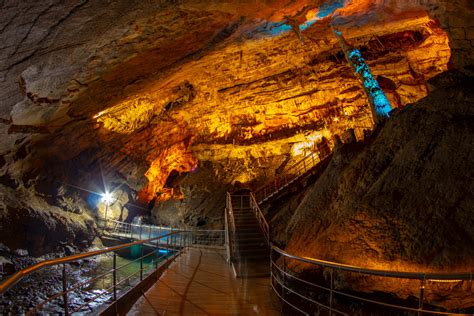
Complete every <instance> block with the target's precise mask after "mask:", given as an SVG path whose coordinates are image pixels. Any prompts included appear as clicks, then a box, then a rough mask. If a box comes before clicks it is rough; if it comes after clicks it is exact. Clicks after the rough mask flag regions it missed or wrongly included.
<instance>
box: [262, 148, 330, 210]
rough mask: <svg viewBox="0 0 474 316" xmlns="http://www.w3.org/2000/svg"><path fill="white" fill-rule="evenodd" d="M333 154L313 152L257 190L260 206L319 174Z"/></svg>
mask: <svg viewBox="0 0 474 316" xmlns="http://www.w3.org/2000/svg"><path fill="white" fill-rule="evenodd" d="M330 157H331V154H330V152H329V151H327V152H326V153H324V154H321V153H316V152H312V153H310V154H309V155H307V156H305V157H303V158H302V159H301V160H300V161H298V162H297V163H295V164H293V165H292V166H290V167H289V168H287V169H286V170H285V171H284V172H283V173H282V174H280V175H278V176H277V177H275V178H274V179H272V180H271V181H270V182H268V183H267V184H265V185H263V186H261V187H260V188H258V189H256V190H255V191H254V192H255V193H254V194H255V199H256V201H257V203H258V204H262V203H264V202H266V201H268V200H269V199H271V198H272V197H275V196H277V195H278V194H279V193H280V192H282V191H284V190H285V189H287V188H289V187H290V185H291V184H292V183H294V182H296V181H297V180H299V179H302V178H305V177H306V176H308V175H310V174H313V173H314V172H317V171H318V170H320V169H322V168H323V167H324V166H326V165H327V162H329V160H330Z"/></svg>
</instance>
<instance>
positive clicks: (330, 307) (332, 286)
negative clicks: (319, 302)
mask: <svg viewBox="0 0 474 316" xmlns="http://www.w3.org/2000/svg"><path fill="white" fill-rule="evenodd" d="M333 273H334V272H333V270H332V269H331V273H330V274H329V275H330V281H329V282H330V283H331V292H330V294H329V316H331V315H332V298H333V293H332V291H333V290H334V279H333Z"/></svg>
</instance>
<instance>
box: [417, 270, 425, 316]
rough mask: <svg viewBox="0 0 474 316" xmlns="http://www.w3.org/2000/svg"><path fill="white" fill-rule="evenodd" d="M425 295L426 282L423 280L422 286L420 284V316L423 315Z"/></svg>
mask: <svg viewBox="0 0 474 316" xmlns="http://www.w3.org/2000/svg"><path fill="white" fill-rule="evenodd" d="M424 294H425V280H424V279H421V284H420V298H419V303H418V316H421V315H423V312H422V310H423V300H424Z"/></svg>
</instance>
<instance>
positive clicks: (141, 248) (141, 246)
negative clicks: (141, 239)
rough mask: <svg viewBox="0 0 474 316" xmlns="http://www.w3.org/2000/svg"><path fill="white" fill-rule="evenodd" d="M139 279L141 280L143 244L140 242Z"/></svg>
mask: <svg viewBox="0 0 474 316" xmlns="http://www.w3.org/2000/svg"><path fill="white" fill-rule="evenodd" d="M140 281H143V244H140Z"/></svg>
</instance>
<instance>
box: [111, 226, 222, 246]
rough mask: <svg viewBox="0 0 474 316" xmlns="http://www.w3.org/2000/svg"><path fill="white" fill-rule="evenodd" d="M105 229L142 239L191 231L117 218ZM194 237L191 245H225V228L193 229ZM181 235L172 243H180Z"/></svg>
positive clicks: (120, 235)
mask: <svg viewBox="0 0 474 316" xmlns="http://www.w3.org/2000/svg"><path fill="white" fill-rule="evenodd" d="M104 230H105V231H106V232H107V233H108V234H110V235H113V236H118V237H124V238H130V239H137V240H142V239H144V238H147V239H150V238H156V237H160V236H163V235H166V234H170V233H173V232H182V231H190V230H189V229H179V228H174V227H166V226H155V225H144V224H132V223H125V222H121V221H116V220H107V221H106V223H105V228H104ZM192 233H193V239H192V240H191V241H190V243H191V244H189V246H193V247H196V246H214V247H225V245H226V241H225V239H226V237H225V230H215V229H214V230H204V229H199V230H192ZM180 242H181V241H180V240H179V236H175V237H173V238H171V240H170V244H171V245H180Z"/></svg>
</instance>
